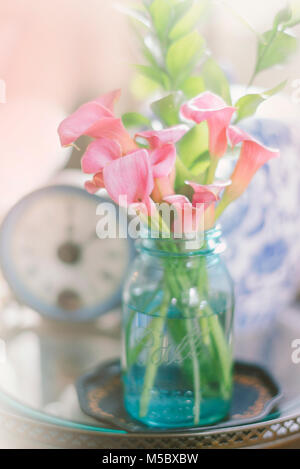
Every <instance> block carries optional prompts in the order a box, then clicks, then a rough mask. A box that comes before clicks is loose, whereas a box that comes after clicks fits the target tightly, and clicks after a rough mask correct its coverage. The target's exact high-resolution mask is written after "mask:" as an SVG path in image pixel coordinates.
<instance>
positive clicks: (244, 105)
mask: <svg viewBox="0 0 300 469" xmlns="http://www.w3.org/2000/svg"><path fill="white" fill-rule="evenodd" d="M286 83H287V81H283V82H282V83H280V84H279V85H277V86H275V87H274V88H272V89H270V90H268V91H265V92H264V93H255V94H247V95H246V96H243V97H242V98H240V99H239V100H238V101H237V102H236V104H235V107H236V108H237V119H236V122H239V121H240V120H242V119H246V118H247V117H250V116H252V115H253V114H255V112H256V111H257V108H258V107H259V106H260V105H261V104H262V103H263V102H264V101H266V100H267V99H268V98H270V97H271V96H273V95H275V94H276V93H279V92H280V91H281V90H283V88H284V87H285V86H286Z"/></svg>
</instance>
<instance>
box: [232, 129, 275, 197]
mask: <svg viewBox="0 0 300 469" xmlns="http://www.w3.org/2000/svg"><path fill="white" fill-rule="evenodd" d="M228 138H229V141H230V142H231V144H232V146H235V145H238V144H239V143H241V142H242V149H241V153H240V157H239V160H238V162H237V164H236V167H235V169H234V172H233V174H232V176H231V181H232V183H231V185H230V186H229V187H228V188H227V189H226V190H225V193H224V197H223V198H224V203H226V204H227V205H228V204H229V203H231V202H232V201H233V200H235V199H237V198H238V197H240V196H241V195H242V194H243V193H244V192H245V190H246V189H247V187H248V185H249V184H250V182H251V181H252V179H253V177H254V176H255V174H256V172H257V171H258V170H259V169H260V168H261V167H262V166H264V165H265V164H266V163H267V162H268V161H269V160H270V159H272V158H278V157H279V156H280V152H279V151H278V150H276V149H272V148H268V147H265V146H264V145H262V144H261V143H259V142H258V141H257V140H255V139H254V138H253V137H251V135H249V134H247V133H246V132H244V131H243V130H241V129H239V128H237V127H235V126H231V127H230V128H229V129H228Z"/></svg>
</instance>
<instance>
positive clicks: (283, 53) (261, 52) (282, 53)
mask: <svg viewBox="0 0 300 469" xmlns="http://www.w3.org/2000/svg"><path fill="white" fill-rule="evenodd" d="M297 47H298V41H297V39H296V38H295V37H294V36H291V35H290V34H288V33H286V32H283V31H275V32H274V31H273V30H272V31H267V32H266V33H265V34H264V35H263V40H262V41H260V42H259V45H258V60H257V64H256V69H255V72H256V73H258V72H261V71H263V70H265V69H267V68H270V67H273V66H274V65H278V64H282V63H284V62H286V60H287V59H288V58H289V56H290V55H291V54H293V53H295V52H296V51H297Z"/></svg>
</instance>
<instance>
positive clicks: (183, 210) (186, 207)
mask: <svg viewBox="0 0 300 469" xmlns="http://www.w3.org/2000/svg"><path fill="white" fill-rule="evenodd" d="M164 200H165V201H166V202H167V203H168V204H170V205H171V206H172V207H174V209H175V212H176V217H175V219H174V225H173V232H174V234H191V233H197V232H198V231H199V230H200V227H201V225H203V222H204V218H203V214H204V206H203V205H202V206H197V207H194V206H193V204H192V203H191V202H190V201H189V199H188V198H187V197H185V196H184V195H180V194H174V195H169V196H167V197H164Z"/></svg>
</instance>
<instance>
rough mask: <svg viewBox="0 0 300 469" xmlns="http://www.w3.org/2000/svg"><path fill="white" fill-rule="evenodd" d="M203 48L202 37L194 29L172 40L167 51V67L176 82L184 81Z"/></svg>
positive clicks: (201, 53)
mask: <svg viewBox="0 0 300 469" xmlns="http://www.w3.org/2000/svg"><path fill="white" fill-rule="evenodd" d="M204 50H205V47H204V39H203V38H202V37H201V36H200V34H199V33H198V32H197V31H194V32H192V33H190V34H187V35H186V36H184V37H182V38H181V39H178V41H176V42H174V43H173V44H172V45H171V47H170V48H169V50H168V52H167V58H166V62H167V69H168V71H169V73H170V75H171V77H172V78H173V80H174V81H175V82H176V83H177V85H178V84H179V83H181V82H182V81H184V80H185V79H186V78H187V77H188V76H189V75H190V72H191V70H192V68H193V67H194V65H195V63H196V62H197V61H198V60H199V59H200V58H201V56H202V55H203V53H204Z"/></svg>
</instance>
